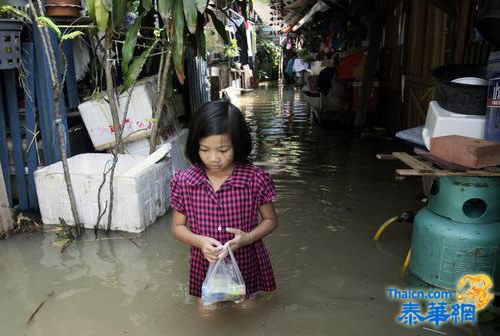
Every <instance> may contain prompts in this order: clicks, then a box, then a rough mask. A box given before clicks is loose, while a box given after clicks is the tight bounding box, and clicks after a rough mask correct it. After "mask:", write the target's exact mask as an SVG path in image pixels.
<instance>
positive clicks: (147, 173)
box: [35, 144, 172, 233]
mask: <svg viewBox="0 0 500 336" xmlns="http://www.w3.org/2000/svg"><path fill="white" fill-rule="evenodd" d="M169 152H170V145H169V144H165V145H163V146H161V147H160V148H158V149H157V151H156V152H154V153H153V154H151V155H150V156H148V157H140V156H133V155H119V156H118V162H117V165H116V170H115V176H114V181H113V191H114V203H113V219H112V223H111V229H112V230H119V231H128V232H135V233H136V232H141V231H143V230H144V229H145V228H146V227H147V226H149V225H150V224H152V223H153V222H154V221H155V219H156V218H157V217H159V216H161V215H163V214H164V213H165V211H166V208H167V206H168V204H170V203H169V199H168V196H169V194H170V190H169V183H168V182H169V180H170V178H171V176H172V161H171V160H170V157H169V155H168V154H169ZM163 158H164V159H163ZM112 161H113V156H112V155H111V154H80V155H76V156H74V157H71V158H69V159H68V165H69V171H70V176H71V182H72V184H73V190H74V193H75V199H76V204H77V209H78V215H79V217H80V221H81V222H82V224H83V226H84V227H85V228H89V229H91V228H93V227H94V225H95V224H96V222H97V217H98V204H97V194H98V189H99V186H100V185H101V183H102V179H103V171H104V169H107V168H109V167H110V166H111V164H112ZM35 185H36V192H37V196H38V202H39V206H40V212H41V214H42V221H43V223H44V224H59V217H61V218H64V219H65V220H66V222H67V223H68V224H70V225H74V219H73V215H72V212H71V207H70V202H69V198H68V194H67V192H66V183H65V181H64V175H63V170H62V164H61V162H58V163H55V164H52V165H50V166H47V167H44V168H42V169H39V170H37V171H35ZM106 201H108V209H109V175H108V178H107V180H106V184H105V185H104V187H103V188H102V192H101V211H103V210H104V208H105V205H106ZM107 221H108V213H107V212H106V214H105V215H104V216H102V218H101V222H100V224H99V227H100V228H106V227H107Z"/></svg>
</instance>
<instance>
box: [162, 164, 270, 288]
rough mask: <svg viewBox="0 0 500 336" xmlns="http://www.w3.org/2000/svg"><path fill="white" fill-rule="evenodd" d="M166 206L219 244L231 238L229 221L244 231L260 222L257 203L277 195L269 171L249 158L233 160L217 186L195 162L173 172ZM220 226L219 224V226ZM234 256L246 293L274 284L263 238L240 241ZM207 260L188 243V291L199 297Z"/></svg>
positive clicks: (199, 233) (193, 227)
mask: <svg viewBox="0 0 500 336" xmlns="http://www.w3.org/2000/svg"><path fill="white" fill-rule="evenodd" d="M170 187H171V194H170V206H171V207H172V208H174V209H176V210H177V211H179V212H181V213H183V214H185V215H186V216H187V221H188V225H189V229H190V230H191V232H193V233H195V234H198V235H203V236H208V237H212V238H214V239H217V240H218V241H219V242H220V243H221V244H224V243H226V242H227V241H228V240H231V239H233V237H234V235H233V234H231V233H228V232H226V228H227V227H232V228H237V229H240V230H243V231H245V232H249V231H251V230H253V229H254V228H255V227H256V226H257V225H258V209H259V206H260V205H262V204H264V203H267V202H270V201H272V200H274V199H275V197H276V191H275V188H274V182H273V179H272V178H271V176H270V175H269V174H268V173H266V172H265V171H264V170H262V169H261V168H257V167H256V166H254V165H252V164H235V166H234V169H233V173H232V175H231V176H230V177H229V178H228V179H227V180H226V181H225V182H224V183H223V184H222V186H221V187H220V189H219V190H217V192H214V191H213V188H212V185H211V184H210V181H209V180H208V178H207V177H206V175H205V172H204V170H203V169H202V168H201V167H198V166H194V165H193V166H191V167H190V168H188V169H186V170H184V171H180V172H178V173H176V174H175V175H174V176H173V177H172V180H171V182H170ZM219 229H220V230H219ZM234 256H235V258H236V261H237V263H238V267H239V268H240V271H241V274H242V276H243V279H244V280H245V285H246V293H247V295H251V294H253V293H255V292H258V291H261V290H262V291H272V290H274V289H276V283H275V281H274V274H273V269H272V267H271V261H270V259H269V255H268V253H267V250H266V248H265V246H264V243H263V242H262V240H258V241H256V242H254V243H253V244H250V245H247V246H244V247H242V248H240V249H238V250H236V251H235V252H234ZM208 265H209V263H208V261H207V260H206V259H205V258H204V257H203V253H202V252H201V250H200V249H198V248H196V247H191V255H190V270H189V294H191V295H194V296H198V297H201V286H202V284H203V280H204V279H205V276H206V274H207V270H208Z"/></svg>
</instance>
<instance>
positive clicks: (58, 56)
mask: <svg viewBox="0 0 500 336" xmlns="http://www.w3.org/2000/svg"><path fill="white" fill-rule="evenodd" d="M49 36H50V41H51V42H52V48H53V49H54V51H55V56H56V64H57V69H61V63H62V62H61V56H62V55H61V53H60V52H59V47H58V45H59V39H58V38H57V36H56V34H55V32H53V31H49ZM49 74H50V72H49ZM57 77H58V78H59V81H61V80H62V73H61V71H60V70H59V71H58V72H57ZM65 96H66V94H65V93H64V88H63V87H61V93H60V96H59V114H60V116H61V121H62V124H63V126H64V130H63V132H64V139H65V140H66V141H65V142H66V155H67V156H68V157H71V143H70V142H69V141H67V139H69V130H68V118H67V112H68V111H67V109H66V98H65ZM54 102H55V101H54ZM54 108H55V107H54ZM53 120H54V121H53V129H54V132H55V134H57V127H56V119H55V112H54V117H53ZM54 148H56V151H55V154H56V160H57V161H61V152H60V150H59V137H58V136H56V137H54Z"/></svg>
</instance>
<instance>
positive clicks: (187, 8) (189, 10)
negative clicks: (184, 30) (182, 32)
mask: <svg viewBox="0 0 500 336" xmlns="http://www.w3.org/2000/svg"><path fill="white" fill-rule="evenodd" d="M183 2H184V6H183V8H184V16H185V17H186V23H187V27H188V30H189V32H190V33H191V34H194V33H195V32H196V19H197V17H198V10H197V9H196V2H195V1H194V0H183Z"/></svg>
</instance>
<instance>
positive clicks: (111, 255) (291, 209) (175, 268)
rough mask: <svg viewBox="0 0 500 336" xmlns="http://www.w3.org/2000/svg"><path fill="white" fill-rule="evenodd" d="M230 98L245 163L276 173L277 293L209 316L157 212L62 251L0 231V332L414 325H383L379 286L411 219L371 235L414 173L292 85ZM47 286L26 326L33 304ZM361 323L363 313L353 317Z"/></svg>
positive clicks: (389, 322)
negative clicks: (126, 231) (141, 224)
mask: <svg viewBox="0 0 500 336" xmlns="http://www.w3.org/2000/svg"><path fill="white" fill-rule="evenodd" d="M238 105H239V106H240V107H241V109H242V110H243V112H244V113H245V115H246V117H247V120H248V122H249V124H250V126H251V129H252V135H253V137H254V140H255V144H254V154H253V155H254V161H255V163H256V164H258V165H260V166H262V167H264V168H265V169H267V170H268V171H269V172H270V173H271V174H272V175H273V177H274V179H275V181H276V187H277V191H278V194H279V199H278V200H277V202H276V208H277V212H278V215H279V221H280V227H279V229H278V230H277V231H276V232H275V233H273V235H272V236H270V237H269V238H268V239H266V244H267V246H268V249H269V251H270V254H271V259H272V262H273V267H274V269H275V273H276V279H277V284H278V290H277V291H276V292H274V293H272V294H267V295H263V296H262V297H260V298H259V299H258V300H257V302H256V306H255V307H254V308H252V309H239V308H238V307H234V306H231V305H229V306H226V307H225V308H224V309H221V310H220V311H219V312H218V314H217V316H214V317H213V318H211V319H206V318H203V317H201V316H200V315H199V314H198V313H197V309H196V304H195V300H194V299H193V298H191V297H190V296H189V295H188V294H187V293H188V283H187V274H188V248H187V247H186V246H182V245H180V244H179V243H178V242H177V241H175V240H174V239H173V238H172V237H171V235H170V232H169V220H170V216H169V215H166V216H165V217H164V218H162V219H160V220H159V221H158V223H156V224H155V225H153V226H152V227H150V228H149V229H148V230H147V231H146V232H144V233H142V234H140V235H136V236H130V235H126V237H133V242H134V243H135V244H134V243H132V242H131V241H130V240H128V239H124V237H123V236H122V235H113V236H111V237H110V238H112V239H109V238H107V239H103V240H99V241H95V240H93V235H91V234H90V233H89V234H88V237H86V240H85V241H83V242H78V243H75V244H74V245H73V246H71V247H70V248H69V249H68V250H67V251H66V252H65V253H64V254H63V255H61V254H60V252H59V251H58V250H57V249H55V248H53V247H51V242H52V240H53V236H52V235H50V234H46V235H44V234H35V235H33V236H28V235H19V236H16V237H13V238H11V239H9V240H6V241H0V298H1V303H0V316H1V317H2V320H1V321H2V326H1V329H0V330H1V332H0V334H1V335H9V336H10V335H37V336H38V335H39V336H53V335H74V336H80V335H212V334H213V335H218V336H223V335H304V334H307V335H331V334H332V332H335V333H336V334H338V335H395V334H401V335H402V334H403V333H404V335H417V334H421V335H425V332H424V331H422V330H420V329H419V330H415V332H414V333H413V332H410V331H404V330H403V329H401V328H400V327H398V326H397V325H396V324H395V323H394V317H395V315H396V314H397V313H398V311H399V308H400V307H399V306H398V305H397V304H395V303H389V302H387V301H386V300H385V288H386V286H388V285H389V284H391V285H397V286H404V276H403V275H402V274H401V273H400V268H401V265H402V263H403V259H404V256H405V253H406V251H407V248H408V244H409V233H410V229H411V228H410V227H409V226H408V225H400V226H397V225H395V226H393V227H392V228H391V230H388V232H387V233H385V234H384V236H383V238H382V240H381V242H380V244H379V246H375V245H374V244H373V243H372V241H371V237H372V234H373V232H374V230H375V229H376V227H378V225H380V223H382V222H383V221H385V220H386V219H387V218H388V217H391V216H394V215H397V214H400V213H402V212H403V211H405V210H407V209H410V208H415V207H418V206H420V205H419V204H418V203H417V200H416V197H415V196H416V195H417V194H418V193H419V192H420V190H419V186H418V183H417V181H406V182H397V181H395V179H394V173H393V170H394V168H395V167H396V163H393V162H387V161H382V162H379V161H376V160H375V158H374V157H375V154H376V153H387V152H390V151H392V150H393V149H395V148H396V144H394V143H392V142H390V141H388V140H384V139H379V138H376V137H362V138H360V139H359V138H354V137H353V136H352V134H351V133H350V132H349V131H346V130H322V129H319V128H317V127H315V126H314V125H312V124H311V121H310V114H309V110H308V107H307V105H306V104H305V103H304V102H303V100H302V99H301V97H300V94H299V92H297V91H293V90H277V89H269V90H259V91H255V92H253V93H251V94H247V95H245V96H242V97H241V99H240V100H239V103H238ZM51 291H55V294H54V296H53V297H52V298H50V299H49V300H48V301H47V302H46V303H45V305H44V306H43V307H42V309H40V311H39V313H38V314H37V315H36V316H35V318H34V320H33V322H32V323H31V324H30V325H29V326H27V325H26V322H27V320H28V318H29V316H30V315H31V314H32V313H33V311H34V310H35V308H36V307H37V306H38V305H39V304H40V302H42V301H44V300H45V299H46V298H47V295H48V294H49V293H50V292H51ZM361 321H362V323H361Z"/></svg>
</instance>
